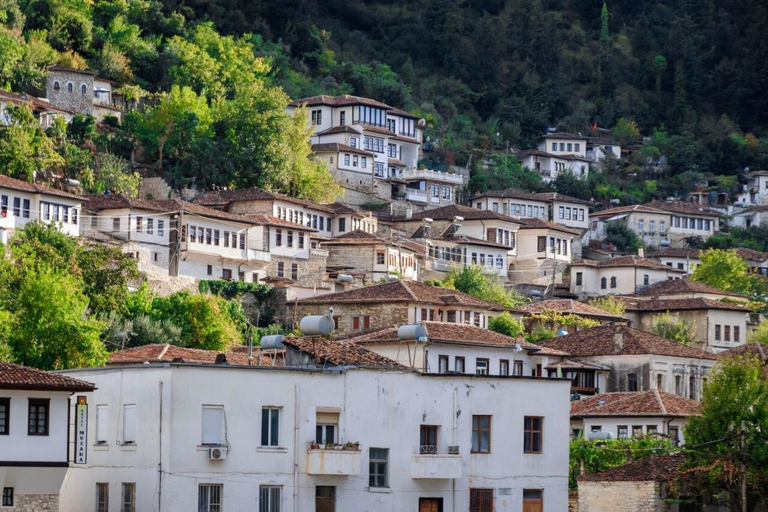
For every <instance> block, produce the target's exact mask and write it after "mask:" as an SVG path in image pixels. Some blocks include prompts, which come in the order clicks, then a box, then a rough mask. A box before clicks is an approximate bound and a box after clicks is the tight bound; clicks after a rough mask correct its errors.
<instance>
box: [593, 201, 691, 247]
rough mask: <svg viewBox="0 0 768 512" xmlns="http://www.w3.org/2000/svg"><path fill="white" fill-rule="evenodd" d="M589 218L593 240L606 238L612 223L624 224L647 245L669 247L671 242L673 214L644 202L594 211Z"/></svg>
mask: <svg viewBox="0 0 768 512" xmlns="http://www.w3.org/2000/svg"><path fill="white" fill-rule="evenodd" d="M589 219H590V224H589V239H590V240H592V241H598V242H599V241H602V240H605V238H606V237H607V236H608V227H609V226H610V225H611V224H622V225H625V226H627V227H628V228H629V229H631V230H632V231H634V233H635V234H636V235H637V237H638V238H639V239H640V240H641V241H642V242H643V244H644V245H646V246H653V247H669V246H670V244H671V242H670V236H669V231H670V225H671V222H672V215H671V214H670V213H669V212H665V211H663V210H659V209H658V208H651V207H649V206H646V205H642V204H635V205H631V206H618V207H616V208H609V209H607V210H601V211H598V212H592V213H591V214H590V216H589ZM686 223H687V221H686Z"/></svg>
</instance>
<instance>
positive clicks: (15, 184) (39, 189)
mask: <svg viewBox="0 0 768 512" xmlns="http://www.w3.org/2000/svg"><path fill="white" fill-rule="evenodd" d="M0 188H10V189H13V190H20V191H22V192H29V193H31V194H48V195H52V196H59V197H66V198H69V199H76V200H80V201H84V200H85V198H84V197H82V196H78V195H75V194H70V193H69V192H65V191H63V190H58V189H55V188H51V187H46V186H45V185H38V184H37V183H31V182H29V181H22V180H17V179H15V178H11V177H10V176H5V175H2V174H0Z"/></svg>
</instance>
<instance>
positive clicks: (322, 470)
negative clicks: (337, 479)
mask: <svg viewBox="0 0 768 512" xmlns="http://www.w3.org/2000/svg"><path fill="white" fill-rule="evenodd" d="M320 446H323V445H317V444H314V443H312V444H310V445H309V449H308V450H307V474H308V475H319V476H320V475H322V476H355V475H359V474H360V470H361V468H362V460H363V452H362V451H361V450H360V445H359V444H357V445H336V446H325V447H324V448H320Z"/></svg>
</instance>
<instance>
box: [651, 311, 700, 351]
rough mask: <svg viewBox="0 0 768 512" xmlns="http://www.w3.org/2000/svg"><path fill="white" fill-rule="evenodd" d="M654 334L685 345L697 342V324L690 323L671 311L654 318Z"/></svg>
mask: <svg viewBox="0 0 768 512" xmlns="http://www.w3.org/2000/svg"><path fill="white" fill-rule="evenodd" d="M653 320H654V324H653V333H654V334H657V335H659V336H661V337H662V338H667V339H669V340H673V341H676V342H678V343H681V344H683V345H688V346H690V345H693V344H694V343H695V342H696V323H695V322H694V323H688V322H685V321H683V320H681V319H680V318H678V317H677V316H673V315H672V314H671V313H670V312H669V311H667V312H665V313H662V314H660V315H656V316H655V317H654V319H653Z"/></svg>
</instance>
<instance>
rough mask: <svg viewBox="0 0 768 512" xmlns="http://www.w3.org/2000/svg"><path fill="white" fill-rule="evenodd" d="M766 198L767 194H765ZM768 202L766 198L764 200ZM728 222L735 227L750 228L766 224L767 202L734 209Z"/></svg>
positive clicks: (767, 216)
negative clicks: (743, 208) (738, 210)
mask: <svg viewBox="0 0 768 512" xmlns="http://www.w3.org/2000/svg"><path fill="white" fill-rule="evenodd" d="M766 197H767V198H768V196H766ZM766 203H768V200H767V201H766ZM729 224H730V225H731V226H733V227H737V228H751V227H752V226H762V225H765V224H768V204H763V205H759V206H751V207H749V208H747V209H745V210H742V211H740V212H736V210H735V209H734V213H733V216H732V217H731V220H730V222H729Z"/></svg>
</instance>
